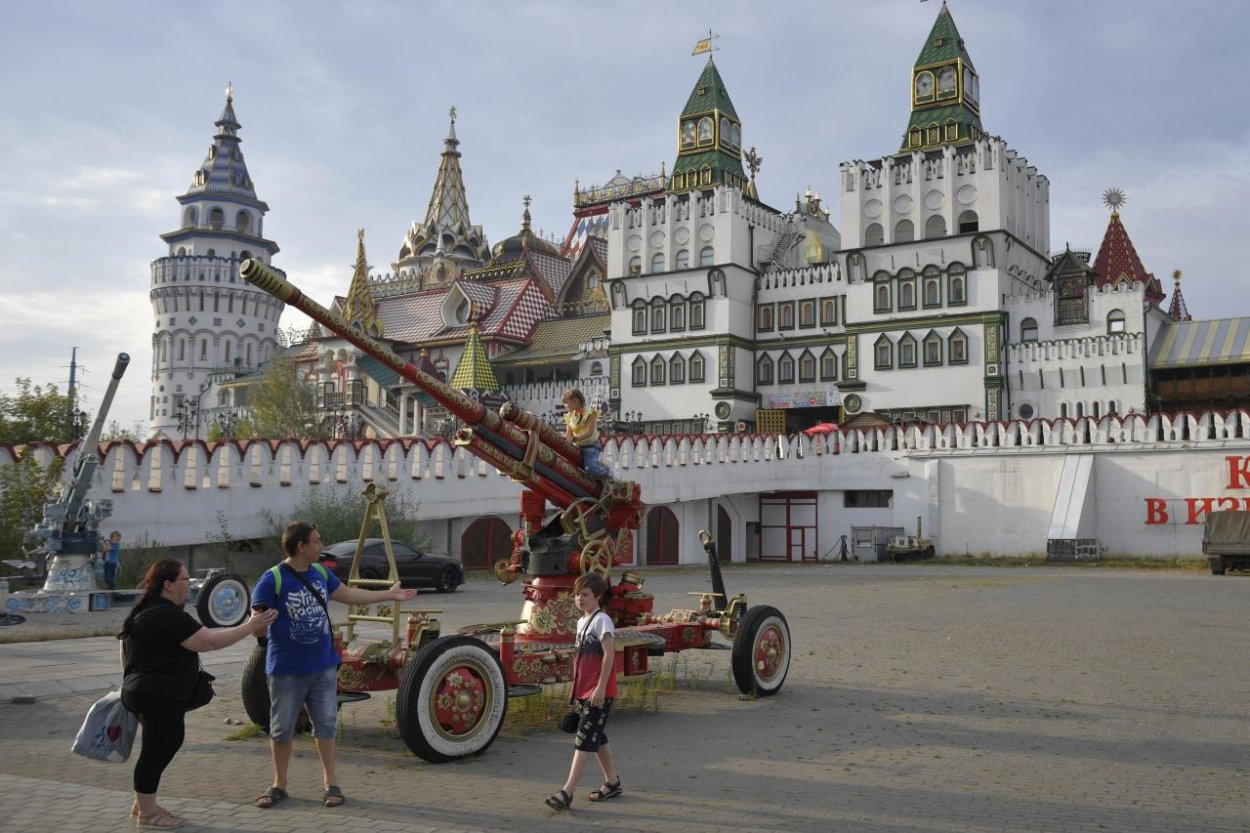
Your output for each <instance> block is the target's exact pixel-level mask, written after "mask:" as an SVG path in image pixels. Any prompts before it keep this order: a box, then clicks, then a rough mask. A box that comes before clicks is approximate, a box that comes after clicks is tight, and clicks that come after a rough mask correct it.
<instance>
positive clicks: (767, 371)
mask: <svg viewBox="0 0 1250 833" xmlns="http://www.w3.org/2000/svg"><path fill="white" fill-rule="evenodd" d="M772 383H773V360H772V359H770V358H769V357H768V355H767V354H765V355H763V356H760V358H759V361H757V362H756V363H755V384H757V385H771V384H772Z"/></svg>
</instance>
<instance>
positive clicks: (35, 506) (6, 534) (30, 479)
mask: <svg viewBox="0 0 1250 833" xmlns="http://www.w3.org/2000/svg"><path fill="white" fill-rule="evenodd" d="M64 462H65V461H64V460H62V459H61V458H60V457H56V458H54V459H53V461H52V465H50V466H49V467H48V468H46V469H45V468H44V467H43V466H41V465H39V462H38V461H37V460H36V459H35V456H34V455H33V454H26V455H24V456H23V457H21V458H20V459H19V460H18V461H17V462H16V463H10V464H9V465H6V466H0V553H5V555H6V557H8V558H16V557H17V556H18V554H19V553H20V552H21V549H20V548H21V545H22V539H23V538H24V537H25V535H26V533H27V532H29V531H30V530H31V528H32V527H34V525H35V523H36V522H37V521H38V520H39V519H40V518H41V517H43V507H44V504H46V503H47V502H48V501H49V500H50V499H51V497H52V490H53V487H54V486H55V485H56V483H57V480H58V479H59V477H60V474H61V468H62V466H63V464H64Z"/></svg>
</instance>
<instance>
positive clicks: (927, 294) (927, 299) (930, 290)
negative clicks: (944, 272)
mask: <svg viewBox="0 0 1250 833" xmlns="http://www.w3.org/2000/svg"><path fill="white" fill-rule="evenodd" d="M924 305H925V306H926V307H940V306H941V305H942V276H941V274H940V273H939V272H938V270H937V267H936V266H928V267H926V268H925V270H924Z"/></svg>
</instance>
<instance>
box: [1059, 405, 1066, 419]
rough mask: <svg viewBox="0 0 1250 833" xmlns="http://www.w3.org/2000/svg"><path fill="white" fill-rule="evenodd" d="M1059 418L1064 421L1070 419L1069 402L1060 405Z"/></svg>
mask: <svg viewBox="0 0 1250 833" xmlns="http://www.w3.org/2000/svg"><path fill="white" fill-rule="evenodd" d="M1059 416H1060V417H1061V418H1063V419H1067V418H1068V403H1067V402H1061V403H1059Z"/></svg>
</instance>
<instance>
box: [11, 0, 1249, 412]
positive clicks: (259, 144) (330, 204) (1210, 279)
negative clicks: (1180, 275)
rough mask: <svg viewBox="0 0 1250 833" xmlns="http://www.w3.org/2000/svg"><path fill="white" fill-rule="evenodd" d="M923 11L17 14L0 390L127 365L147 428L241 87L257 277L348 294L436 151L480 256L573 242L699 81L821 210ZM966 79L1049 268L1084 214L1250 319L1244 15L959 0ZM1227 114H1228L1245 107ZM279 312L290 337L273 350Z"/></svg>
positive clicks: (902, 113)
mask: <svg viewBox="0 0 1250 833" xmlns="http://www.w3.org/2000/svg"><path fill="white" fill-rule="evenodd" d="M939 8H940V3H939V2H938V0H930V2H917V0H811V1H810V2H798V1H797V0H796V1H794V2H792V1H791V0H773V2H768V3H765V2H760V1H759V0H756V1H755V2H739V1H738V0H685V2H680V3H678V2H672V1H671V0H654V2H653V1H652V0H630V1H629V2H619V1H618V0H602V2H585V0H579V1H578V2H572V1H571V0H570V2H564V0H550V1H549V2H537V1H535V2H529V1H528V0H457V2H455V3H447V2H440V3H434V2H422V1H421V0H406V1H405V2H382V0H377V2H373V1H371V0H357V2H351V3H331V2H322V1H321V0H287V1H286V2H283V1H282V0H273V1H272V2H256V0H246V2H242V1H241V0H218V2H216V3H213V4H210V5H204V4H199V5H195V4H186V3H170V2H167V1H166V2H139V0H135V1H134V2H116V3H99V2H93V1H90V0H80V1H79V2H58V0H50V2H46V3H21V4H12V5H10V6H9V7H8V8H7V10H6V13H5V21H4V26H3V30H2V31H0V72H2V73H3V77H4V78H6V79H8V80H7V83H6V84H5V106H4V107H3V108H0V135H3V136H4V137H5V140H4V141H5V145H6V147H7V148H8V151H7V153H8V160H9V161H8V162H7V163H6V164H5V165H3V166H2V167H0V240H2V243H0V310H3V318H4V326H3V327H0V391H4V392H6V393H8V392H12V390H13V389H14V384H13V380H14V378H15V377H18V376H26V377H30V378H31V379H32V380H33V381H35V382H36V383H45V382H52V383H57V384H58V385H59V387H60V388H61V390H64V389H65V381H66V379H67V378H68V372H69V371H68V365H69V359H70V351H71V348H72V347H74V346H77V347H78V348H79V351H78V355H79V361H80V363H81V364H82V365H83V368H82V369H83V371H84V372H83V374H82V376H81V378H82V392H83V395H84V396H85V397H86V401H88V402H94V403H98V402H99V399H100V397H101V396H102V394H103V391H104V388H105V386H106V384H107V374H108V371H109V369H110V368H111V366H112V362H113V357H114V356H115V355H116V354H117V353H118V352H121V351H124V352H128V353H130V354H131V356H132V358H133V360H132V364H131V369H130V371H129V373H128V374H127V376H126V378H125V379H124V380H123V383H122V387H121V390H120V391H119V394H118V398H117V400H116V402H115V403H114V407H113V411H112V416H114V417H116V418H117V419H119V420H120V421H121V422H122V423H123V424H124V425H131V424H132V423H134V422H135V421H145V422H146V418H147V413H148V396H149V393H150V368H151V332H152V312H151V307H150V305H149V302H148V284H149V264H150V263H151V261H152V260H153V259H155V258H157V257H160V256H162V255H163V254H165V253H166V251H165V248H164V245H163V243H162V242H161V240H160V238H159V235H160V234H161V233H162V232H166V231H170V230H173V229H174V228H176V227H177V226H178V224H179V209H178V205H177V203H176V201H175V199H174V197H175V196H176V195H177V194H180V193H182V192H183V191H185V190H186V189H187V187H188V186H189V185H190V182H191V175H192V173H193V172H194V171H195V170H196V168H197V167H198V166H199V164H200V162H201V161H202V160H203V158H204V156H205V153H206V150H207V148H208V146H209V144H210V142H211V137H212V134H213V132H214V128H213V124H212V123H213V121H214V120H215V119H216V117H217V116H218V114H219V113H220V112H221V108H222V103H223V97H222V90H223V88H224V87H225V85H226V83H227V82H233V83H234V86H235V111H236V113H237V115H238V118H239V121H240V122H241V123H242V125H243V129H242V131H241V134H240V135H241V136H242V139H243V151H244V154H245V157H246V159H247V163H248V167H249V171H250V173H251V175H252V179H253V181H254V182H255V183H256V190H257V193H258V195H259V196H260V198H261V199H263V200H265V201H267V202H268V203H269V206H270V209H271V210H270V212H269V215H268V217H267V219H266V222H265V230H266V233H267V236H268V237H270V238H271V239H273V240H275V241H277V243H278V244H279V245H280V246H281V249H282V251H281V252H280V253H279V254H278V255H277V257H276V258H275V261H274V262H275V264H276V265H278V266H281V267H282V268H284V269H285V270H286V271H287V273H288V275H289V276H290V277H291V278H292V280H294V281H295V282H296V283H297V284H298V285H300V286H302V287H303V288H304V289H305V290H306V291H308V292H309V293H310V294H312V295H313V296H314V297H316V298H319V299H320V300H322V301H323V302H324V301H327V300H328V299H329V298H330V297H331V296H332V295H333V294H335V293H336V292H337V293H341V292H343V291H345V289H346V287H347V284H348V280H349V278H350V275H351V263H352V260H353V257H354V251H355V233H356V229H357V228H360V227H363V228H365V229H366V230H367V238H366V242H367V245H368V250H369V256H370V257H369V259H370V261H371V262H372V263H373V264H376V267H375V268H376V269H378V270H382V271H385V270H389V266H388V264H389V263H390V262H391V261H392V260H393V259H394V258H395V257H396V256H397V254H398V250H399V245H400V243H401V241H402V238H403V234H404V231H405V229H406V228H407V227H408V225H409V224H410V223H411V222H412V221H413V220H414V219H420V218H422V217H423V216H424V214H425V209H426V203H427V201H428V199H429V193H430V187H431V185H432V184H433V180H434V175H435V172H436V170H437V167H438V160H439V153H440V151H441V150H442V139H443V137H444V136H445V135H446V130H447V108H448V106H450V105H453V104H454V105H455V106H456V107H457V108H458V110H459V119H458V122H457V125H456V129H457V132H458V134H459V137H460V139H461V142H462V144H461V148H460V149H461V151H462V152H463V154H464V156H463V159H462V165H463V167H464V173H465V182H466V187H467V189H468V194H469V201H470V206H471V212H472V216H473V220H474V222H476V223H479V224H481V225H483V226H484V228H485V230H486V233H487V236H488V238H489V240H490V241H491V243H495V242H497V241H499V240H502V239H503V238H505V237H507V236H509V235H511V234H513V233H515V231H516V230H517V228H518V227H519V223H520V219H519V218H520V213H521V208H522V206H521V198H522V196H523V195H525V194H531V195H532V196H533V198H534V204H533V207H532V212H533V215H534V223H535V226H537V227H541V228H543V229H544V230H545V231H546V232H547V233H548V234H552V233H554V234H558V235H560V236H563V234H564V233H565V232H566V231H567V230H568V227H569V225H570V221H571V212H572V199H571V196H572V190H573V183H574V180H580V182H581V184H582V185H583V186H587V185H591V184H600V183H603V182H604V181H606V180H607V179H609V178H610V177H611V176H612V175H613V174H614V172H615V171H616V170H617V169H618V168H619V169H621V170H622V171H623V172H625V173H626V174H629V175H634V174H653V173H658V172H659V168H660V164H661V162H665V163H666V164H667V165H668V166H669V167H670V168H671V165H672V160H673V158H674V156H675V153H676V144H675V143H676V130H675V124H676V118H677V115H678V113H680V111H681V108H682V106H683V105H684V104H685V101H686V98H687V96H688V95H689V94H690V91H691V88H692V87H693V85H694V82H695V80H696V78H697V77H698V75H699V71H700V68H701V67H702V64H703V61H704V59H703V58H695V57H691V56H690V50H691V47H692V46H693V45H694V43H695V41H696V40H698V39H699V38H700V37H703V36H706V34H707V32H708V30H709V29H710V30H712V31H714V32H716V33H718V34H719V35H720V38H719V39H718V40H717V41H716V45H717V46H719V47H720V48H721V51H719V52H717V53H716V62H717V65H718V66H719V67H720V71H721V74H722V76H723V78H724V80H725V83H726V86H727V87H728V90H729V94H730V96H731V97H732V99H733V102H734V105H735V107H736V109H737V111H738V114H739V116H740V117H741V118H742V122H743V137H744V142H743V143H744V145H747V146H752V145H754V146H755V147H756V148H757V149H758V151H759V153H760V154H761V155H762V156H763V157H764V164H763V168H762V170H761V172H760V175H759V180H758V185H759V190H760V196H761V198H762V199H763V200H764V201H766V202H768V203H770V204H772V205H774V206H776V207H778V208H782V209H786V208H788V207H789V206H792V205H793V202H792V200H793V199H794V195H795V193H796V192H797V191H802V190H804V189H806V188H808V187H811V188H812V189H814V190H816V191H818V192H820V193H821V195H822V196H825V197H826V198H827V199H831V203H830V205H831V207H832V208H833V210H834V217H833V219H834V222H835V224H837V225H839V226H840V225H841V223H840V220H839V216H838V206H837V200H836V195H837V181H838V164H839V163H840V162H842V161H845V160H850V159H871V158H876V157H880V156H882V155H884V154H887V153H890V152H893V151H894V150H896V149H897V147H898V141H899V137H900V135H901V134H902V131H903V128H904V127H905V126H906V123H907V116H908V100H909V99H908V83H909V77H910V76H909V73H910V68H911V65H912V63H913V61H914V60H915V58H916V55H917V54H918V53H919V51H920V48H921V46H922V43H923V41H924V38H925V36H926V35H927V34H928V31H929V29H930V27H931V25H932V23H933V20H934V17H935V15H936V14H937V13H938V10H939ZM951 11H952V12H953V14H954V17H955V21H956V23H957V25H958V27H959V29H960V32H961V34H962V35H963V37H964V39H965V41H966V42H967V46H968V50H969V52H970V54H971V56H972V60H973V62H974V64H975V65H976V67H977V70H978V71H979V73H980V76H981V98H982V119H983V124H984V126H985V128H986V130H987V131H988V132H990V133H994V134H998V135H1000V136H1002V137H1004V138H1005V139H1006V140H1007V141H1008V143H1009V144H1010V145H1011V146H1012V147H1014V148H1016V149H1017V150H1018V151H1019V152H1020V153H1021V154H1023V155H1024V156H1025V157H1027V158H1028V159H1029V161H1030V162H1031V163H1032V164H1034V165H1036V166H1037V168H1038V169H1039V170H1040V171H1041V172H1042V173H1044V174H1045V175H1046V176H1047V177H1048V178H1049V179H1050V183H1051V187H1050V196H1051V228H1052V236H1051V247H1052V249H1062V247H1063V245H1064V243H1065V242H1070V243H1071V244H1072V245H1073V246H1074V247H1087V248H1095V247H1097V245H1098V243H1099V241H1100V240H1101V237H1102V232H1103V230H1104V228H1105V227H1106V222H1107V209H1105V208H1104V207H1103V205H1102V202H1101V195H1102V193H1103V192H1104V191H1105V190H1106V189H1107V188H1110V187H1118V188H1121V189H1123V190H1124V191H1125V192H1126V193H1127V195H1128V201H1127V204H1126V206H1125V208H1124V210H1123V211H1122V218H1123V221H1124V223H1125V225H1126V227H1127V228H1128V230H1129V233H1130V235H1131V236H1132V238H1133V240H1134V242H1135V243H1136V245H1137V249H1138V252H1139V253H1140V254H1141V256H1142V259H1143V261H1144V262H1145V265H1146V267H1147V268H1148V269H1150V270H1151V271H1153V272H1154V273H1155V274H1156V275H1158V276H1160V278H1162V279H1163V281H1164V286H1165V288H1166V289H1167V290H1168V291H1169V292H1170V290H1171V280H1170V279H1169V278H1168V276H1169V275H1170V274H1171V272H1172V270H1173V269H1175V268H1181V269H1183V270H1184V272H1185V283H1184V287H1185V290H1184V291H1185V297H1186V299H1187V301H1188V303H1189V308H1190V310H1191V311H1192V312H1193V314H1194V315H1195V316H1196V317H1208V318H1210V317H1221V316H1230V315H1250V292H1247V291H1246V290H1245V288H1244V284H1245V279H1246V277H1247V274H1246V272H1247V269H1246V266H1245V262H1246V259H1245V256H1244V254H1242V253H1240V252H1239V251H1238V249H1237V247H1238V246H1239V245H1244V240H1245V236H1246V232H1247V222H1246V219H1245V218H1246V214H1245V206H1244V204H1243V206H1242V208H1240V209H1237V208H1236V203H1237V202H1238V201H1241V202H1243V203H1244V201H1245V199H1246V197H1247V196H1250V106H1247V105H1250V94H1247V89H1248V87H1247V79H1248V78H1250V50H1247V49H1246V48H1245V44H1244V34H1245V32H1246V27H1247V24H1246V17H1245V14H1246V12H1247V8H1246V4H1245V3H1244V2H1242V1H1241V0H1197V1H1196V2H1192V3H1179V2H1176V1H1175V0H1098V1H1097V2H1090V0H1031V1H1030V0H952V2H951ZM1239 91H1240V92H1239ZM296 316H297V314H296V313H293V312H288V313H287V315H286V316H284V318H283V324H284V326H289V325H294V324H296V323H298V322H297V318H296Z"/></svg>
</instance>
